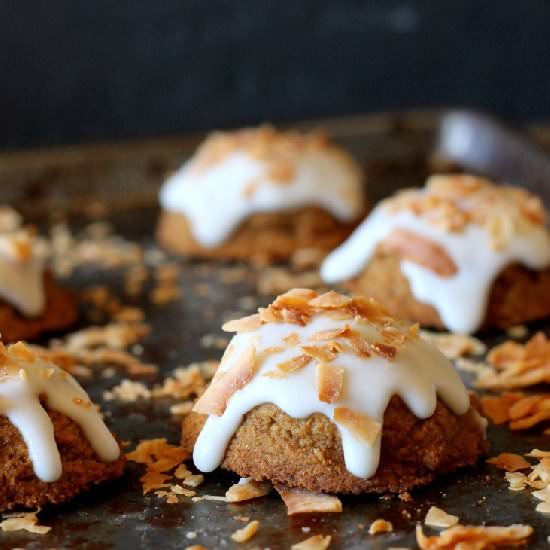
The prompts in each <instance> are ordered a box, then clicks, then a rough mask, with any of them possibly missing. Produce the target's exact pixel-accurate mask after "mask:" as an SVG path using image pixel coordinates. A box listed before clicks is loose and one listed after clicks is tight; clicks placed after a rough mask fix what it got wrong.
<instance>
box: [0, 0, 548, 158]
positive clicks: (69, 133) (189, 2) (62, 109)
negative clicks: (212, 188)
mask: <svg viewBox="0 0 550 550" xmlns="http://www.w3.org/2000/svg"><path fill="white" fill-rule="evenodd" d="M0 10H1V11H0V14H1V15H0V43H1V45H2V48H1V53H0V78H1V83H2V85H1V89H0V148H3V149H8V148H19V147H31V146H43V145H53V144H59V143H72V142H85V141H99V140H112V139H124V138H134V137H140V136H149V135H161V134H170V133H178V132H182V131H186V130H192V129H205V128H212V127H227V126H235V125H243V124H254V123H257V122H260V121H264V120H270V121H275V122H278V121H285V120H292V119H304V118H310V117H322V116H333V115H339V114H352V113H366V112H373V111H382V110H399V109H411V108H430V107H438V106H449V105H455V106H468V107H475V108H479V109H484V110H488V111H490V112H493V113H495V114H498V115H501V116H503V117H505V118H507V119H508V120H510V121H515V122H526V121H541V120H544V119H547V118H550V37H549V33H550V2H549V1H548V0H500V1H493V0H485V1H479V2H472V1H467V0H456V1H454V0H453V1H450V0H419V1H412V0H378V1H367V0H292V1H262V0H217V1H216V0H179V1H166V0H132V1H121V0H110V1H108V0H52V1H50V2H45V1H43V0H26V1H17V0H11V1H6V0H0Z"/></svg>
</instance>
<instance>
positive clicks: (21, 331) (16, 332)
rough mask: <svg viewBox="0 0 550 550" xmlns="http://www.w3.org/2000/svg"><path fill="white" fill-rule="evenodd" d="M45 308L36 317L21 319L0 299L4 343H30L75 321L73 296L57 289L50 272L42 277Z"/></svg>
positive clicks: (21, 317)
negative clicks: (26, 341) (19, 341)
mask: <svg viewBox="0 0 550 550" xmlns="http://www.w3.org/2000/svg"><path fill="white" fill-rule="evenodd" d="M44 284H45V291H46V307H45V309H44V312H43V313H42V314H41V315H39V316H38V317H25V316H24V315H22V314H21V313H19V311H17V310H16V309H15V308H14V307H13V306H12V305H10V304H8V303H7V302H5V301H4V300H0V334H2V340H3V342H4V343H9V342H16V341H17V340H32V339H34V338H37V337H38V336H40V335H41V334H43V333H46V332H52V331H56V330H61V329H64V328H68V327H70V326H71V325H72V324H73V323H75V322H76V320H77V319H78V308H77V304H76V301H75V298H74V296H73V293H72V292H71V291H69V290H67V289H65V288H62V287H60V286H59V285H58V284H57V282H56V281H55V279H54V278H53V276H52V275H51V274H50V273H45V274H44Z"/></svg>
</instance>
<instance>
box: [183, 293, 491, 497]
mask: <svg viewBox="0 0 550 550" xmlns="http://www.w3.org/2000/svg"><path fill="white" fill-rule="evenodd" d="M225 329H226V330H229V331H236V332H237V334H236V335H235V336H234V337H233V339H232V340H231V342H230V343H229V345H228V347H227V350H226V352H225V354H224V357H223V359H222V361H221V364H220V367H219V369H218V371H217V373H216V375H215V377H214V379H213V381H212V384H211V386H209V388H208V389H207V390H206V391H205V393H204V394H203V395H202V396H201V398H200V399H199V400H198V401H197V403H196V404H195V407H194V412H193V413H191V414H190V415H189V416H188V417H186V419H184V421H183V424H182V441H183V444H184V446H185V447H186V448H188V449H190V450H191V449H193V458H194V461H195V465H196V466H197V467H198V468H199V469H200V470H202V471H212V470H214V469H215V468H217V467H218V466H222V467H223V468H226V469H229V470H232V471H235V472H236V473H238V474H239V475H240V476H241V477H252V478H253V479H258V480H259V479H268V480H270V481H272V482H274V483H280V484H285V485H288V486H292V487H301V488H305V489H309V490H313V491H323V492H341V493H362V492H386V491H391V492H401V491H405V490H408V489H410V488H412V487H414V486H417V485H422V484H425V483H428V482H429V481H431V480H432V479H433V478H434V477H436V476H437V475H439V474H441V473H443V472H450V471H454V470H456V469H458V468H460V467H462V466H465V465H471V464H474V463H475V462H476V461H477V459H478V457H479V456H480V454H482V453H483V452H485V451H486V450H487V442H486V439H485V422H484V420H483V419H482V418H481V417H480V416H479V414H478V412H477V410H476V409H475V408H474V407H473V406H472V404H471V403H470V398H469V396H468V393H467V391H466V388H465V387H464V385H463V383H462V381H461V380H460V378H459V376H458V375H457V374H456V372H455V371H454V370H453V368H452V366H451V364H450V363H449V361H448V360H447V359H446V358H445V357H444V356H443V355H442V354H441V353H440V352H439V351H438V350H437V349H436V348H435V347H434V346H432V345H431V344H429V343H428V342H426V341H425V340H423V339H422V338H420V336H419V335H418V327H417V326H410V325H408V324H406V323H402V322H400V321H397V320H396V319H394V318H393V317H392V316H391V315H389V313H388V312H387V311H386V310H385V309H384V308H382V307H381V306H380V305H379V304H377V303H375V302H374V301H372V300H370V299H367V298H363V297H356V298H353V299H352V298H349V297H347V296H344V295H341V294H337V293H335V292H329V293H327V294H324V295H318V294H317V293H316V292H314V291H311V290H306V289H295V290H293V291H290V292H288V293H286V294H284V295H282V296H279V297H278V298H277V299H276V300H275V301H274V302H273V303H272V304H271V305H270V306H269V307H268V308H266V309H260V310H259V313H258V314H256V315H254V316H251V317H248V318H245V319H241V320H239V321H234V322H230V323H228V324H226V325H225Z"/></svg>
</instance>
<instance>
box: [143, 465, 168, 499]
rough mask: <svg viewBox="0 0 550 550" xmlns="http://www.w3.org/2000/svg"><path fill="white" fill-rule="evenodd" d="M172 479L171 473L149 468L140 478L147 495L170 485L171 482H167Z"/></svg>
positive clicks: (144, 492)
mask: <svg viewBox="0 0 550 550" xmlns="http://www.w3.org/2000/svg"><path fill="white" fill-rule="evenodd" d="M169 479H170V476H169V475H166V474H162V473H160V472H157V471H156V470H147V471H146V472H145V474H143V475H142V476H141V477H140V478H139V480H140V481H141V484H142V486H143V494H144V495H146V494H147V493H150V492H151V491H154V490H156V489H162V488H164V487H170V484H169V483H166V482H167V481H168V480H169Z"/></svg>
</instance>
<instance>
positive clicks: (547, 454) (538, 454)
mask: <svg viewBox="0 0 550 550" xmlns="http://www.w3.org/2000/svg"><path fill="white" fill-rule="evenodd" d="M525 456H532V457H534V458H550V451H541V450H540V449H533V450H531V451H529V452H528V453H527V454H526V455H525Z"/></svg>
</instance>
